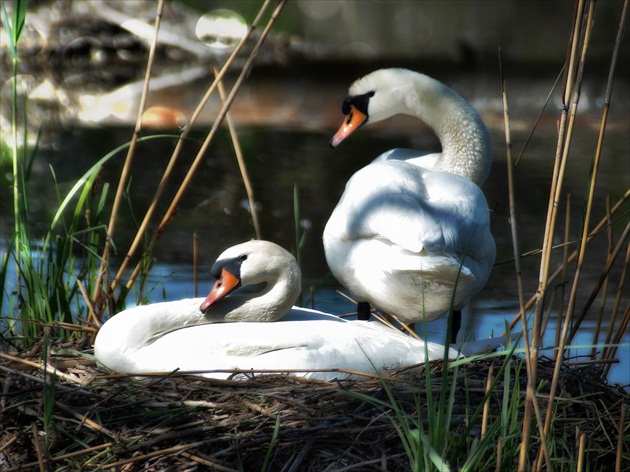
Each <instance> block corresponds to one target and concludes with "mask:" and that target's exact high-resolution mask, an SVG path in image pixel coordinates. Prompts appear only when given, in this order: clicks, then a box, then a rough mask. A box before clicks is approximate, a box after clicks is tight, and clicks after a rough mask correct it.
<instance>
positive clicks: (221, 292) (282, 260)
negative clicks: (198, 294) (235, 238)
mask: <svg viewBox="0 0 630 472" xmlns="http://www.w3.org/2000/svg"><path fill="white" fill-rule="evenodd" d="M211 273H212V276H213V277H214V278H215V279H216V282H215V283H214V286H213V287H212V290H211V291H210V293H209V294H208V296H207V297H206V299H205V300H204V301H203V303H202V304H201V306H200V310H201V312H202V313H204V314H206V313H207V312H208V311H209V310H210V308H211V307H212V306H213V305H214V304H215V303H217V302H218V301H219V300H223V299H225V297H227V296H228V295H229V294H231V293H233V292H235V291H237V289H239V288H240V287H243V288H245V287H247V286H254V285H259V284H263V285H265V287H264V288H263V289H262V292H263V293H268V292H270V291H271V290H272V289H274V288H276V289H278V291H279V292H282V293H280V294H277V295H276V296H277V298H276V299H275V300H272V301H271V303H272V304H274V305H277V306H278V307H283V306H284V305H288V306H289V307H291V305H293V304H294V303H295V301H296V300H297V297H298V296H299V294H300V290H301V278H300V269H299V267H298V265H297V262H296V261H295V258H294V257H293V256H292V255H291V254H290V253H289V252H288V251H286V250H284V249H283V248H281V247H280V246H278V245H277V244H274V243H271V242H269V241H260V240H253V241H248V242H245V243H241V244H238V245H236V246H232V247H231V248H229V249H226V250H225V251H224V252H223V253H222V254H221V255H220V256H219V257H218V259H217V260H216V262H215V263H214V264H213V266H212V269H211ZM260 295H261V294H260V293H258V294H254V295H249V296H246V297H244V300H255V299H256V298H258V299H259V300H260V299H261V298H262V297H261V296H260ZM244 300H243V304H244V303H245V301H244ZM259 308H260V309H261V310H267V309H274V308H275V307H271V308H269V307H267V306H260V307H259ZM237 309H238V308H237ZM278 309H280V310H281V309H283V308H278ZM287 311H288V309H287ZM282 315H284V313H281V314H280V316H282ZM254 316H255V315H254ZM261 317H262V315H261Z"/></svg>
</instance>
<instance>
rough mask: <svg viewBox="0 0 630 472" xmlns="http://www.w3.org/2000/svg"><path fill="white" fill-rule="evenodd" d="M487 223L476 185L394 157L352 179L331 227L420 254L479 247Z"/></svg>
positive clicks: (350, 236)
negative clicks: (387, 242) (476, 245)
mask: <svg viewBox="0 0 630 472" xmlns="http://www.w3.org/2000/svg"><path fill="white" fill-rule="evenodd" d="M487 222H488V211H487V204H486V200H485V197H484V196H483V193H482V192H481V190H480V189H479V188H478V187H477V186H476V185H475V184H473V183H472V182H470V181H469V180H467V179H464V178H462V177H459V176H456V175H453V174H447V173H441V172H429V171H426V170H425V169H423V168H421V167H418V166H414V165H411V164H408V163H406V162H403V161H396V160H394V161H385V162H378V163H374V164H371V165H369V166H366V167H364V168H363V169H361V170H360V171H358V172H357V173H356V174H355V175H354V176H353V177H352V178H351V179H350V180H349V181H348V184H347V186H346V191H345V192H344V195H343V197H342V199H341V200H340V202H339V205H338V206H337V208H336V209H335V212H334V213H333V216H332V217H331V220H330V222H329V225H330V226H329V227H328V228H327V231H331V232H333V233H335V234H337V235H343V236H342V238H343V239H347V240H361V239H372V238H375V239H380V240H383V241H389V242H391V243H392V244H394V245H397V246H400V247H401V248H402V249H404V250H406V251H409V252H411V253H415V254H420V253H421V252H423V251H425V252H426V253H429V254H455V253H463V252H465V251H467V252H474V249H473V248H474V246H475V244H477V240H478V239H483V238H480V237H481V236H482V234H481V233H482V229H483V228H485V227H486V226H487ZM477 228H479V230H477ZM475 233H479V234H477V235H476V234H475ZM483 236H485V235H483ZM471 249H473V250H472V251H471Z"/></svg>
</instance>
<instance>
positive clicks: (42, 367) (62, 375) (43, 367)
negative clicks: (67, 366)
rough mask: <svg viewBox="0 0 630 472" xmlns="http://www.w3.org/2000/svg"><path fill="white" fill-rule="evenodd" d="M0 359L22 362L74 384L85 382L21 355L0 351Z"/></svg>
mask: <svg viewBox="0 0 630 472" xmlns="http://www.w3.org/2000/svg"><path fill="white" fill-rule="evenodd" d="M0 359H5V360H8V361H11V362H15V363H17V364H22V365H24V366H26V367H30V368H32V369H35V370H40V371H42V372H44V373H46V374H51V375H54V376H55V377H59V378H63V379H65V380H67V381H69V382H72V383H74V384H78V385H85V383H84V382H82V381H81V380H80V379H79V378H77V377H75V376H74V375H71V374H67V373H65V372H62V371H60V370H59V369H55V368H54V367H53V366H51V365H50V364H44V363H39V362H33V361H29V360H27V359H22V358H21V357H15V356H11V355H9V354H4V353H2V352H0Z"/></svg>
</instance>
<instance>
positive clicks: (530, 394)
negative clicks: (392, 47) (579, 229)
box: [482, 71, 550, 466]
mask: <svg viewBox="0 0 630 472" xmlns="http://www.w3.org/2000/svg"><path fill="white" fill-rule="evenodd" d="M501 87H502V90H501V96H502V100H503V118H504V120H503V121H504V124H505V147H506V158H507V166H506V167H507V173H508V198H509V209H510V228H511V232H512V248H513V252H514V268H515V271H516V283H517V287H518V301H519V307H520V310H521V311H524V302H523V276H522V271H521V260H520V256H519V254H520V250H519V242H518V231H517V226H516V204H515V197H514V169H513V167H514V166H513V163H512V138H511V132H510V113H509V107H508V102H507V90H506V84H505V79H504V78H503V71H501ZM521 319H522V325H523V326H522V336H523V340H524V344H525V365H526V369H527V387H526V391H527V394H526V406H525V416H527V415H528V409H530V408H532V407H533V408H534V409H535V411H536V413H537V414H536V422H537V424H538V426H539V429H540V432H541V433H542V424H541V421H540V415H539V413H538V411H539V408H538V403H537V399H536V394H535V379H536V376H535V369H534V368H533V366H532V358H533V356H532V355H531V351H530V343H529V331H528V328H527V322H526V320H525V317H522V318H521ZM485 408H486V405H485V406H484V412H485ZM484 417H485V416H484ZM530 426H531V424H530V422H523V432H522V436H521V437H522V440H521V457H523V455H524V454H526V452H527V451H528V448H529V437H530V432H529V429H530ZM482 435H483V433H482ZM542 447H543V450H544V451H545V452H546V454H545V458H546V460H547V465H548V466H549V464H550V461H549V454H548V452H547V448H546V445H545V444H544V443H542Z"/></svg>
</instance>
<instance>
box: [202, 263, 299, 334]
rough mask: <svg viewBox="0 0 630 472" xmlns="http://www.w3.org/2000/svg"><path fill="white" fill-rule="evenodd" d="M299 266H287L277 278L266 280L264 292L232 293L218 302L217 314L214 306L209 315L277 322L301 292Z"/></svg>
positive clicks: (226, 318) (229, 318) (238, 319)
mask: <svg viewBox="0 0 630 472" xmlns="http://www.w3.org/2000/svg"><path fill="white" fill-rule="evenodd" d="M296 268H297V266H296ZM296 268H294V267H292V266H290V267H283V268H282V271H279V272H278V273H277V279H275V280H273V281H271V280H267V281H265V283H266V285H265V286H264V287H263V288H262V290H261V291H259V292H255V293H246V294H235V295H230V296H228V297H226V298H225V299H223V300H221V301H220V302H219V303H217V306H216V309H217V310H216V311H215V313H213V309H214V308H215V307H212V308H211V309H210V310H209V312H208V313H207V314H206V315H207V316H210V318H212V319H214V318H215V316H219V317H220V318H223V320H225V321H263V322H266V321H276V320H277V319H279V318H281V317H282V316H283V315H284V314H285V313H287V312H288V311H289V310H290V309H291V307H292V306H293V304H294V303H295V300H296V299H297V297H298V296H299V294H300V291H301V285H300V274H299V269H297V270H296ZM222 302H223V303H222ZM215 314H216V315H215Z"/></svg>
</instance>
